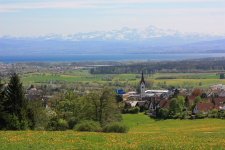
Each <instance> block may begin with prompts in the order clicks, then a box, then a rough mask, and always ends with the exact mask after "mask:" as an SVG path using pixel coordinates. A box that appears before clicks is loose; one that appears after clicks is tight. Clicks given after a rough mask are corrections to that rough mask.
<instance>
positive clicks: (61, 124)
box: [47, 118, 69, 131]
mask: <svg viewBox="0 0 225 150" xmlns="http://www.w3.org/2000/svg"><path fill="white" fill-rule="evenodd" d="M68 127H69V126H68V123H67V121H66V120H64V119H58V118H52V119H51V120H50V122H49V123H48V126H47V130H50V131H57V130H60V131H64V130H66V129H67V128H68Z"/></svg>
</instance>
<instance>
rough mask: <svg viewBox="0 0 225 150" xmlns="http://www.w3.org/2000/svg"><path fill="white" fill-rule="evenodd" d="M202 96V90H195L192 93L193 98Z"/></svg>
mask: <svg viewBox="0 0 225 150" xmlns="http://www.w3.org/2000/svg"><path fill="white" fill-rule="evenodd" d="M201 95H202V90H201V89H198V88H197V89H194V90H193V91H192V96H195V97H196V96H201Z"/></svg>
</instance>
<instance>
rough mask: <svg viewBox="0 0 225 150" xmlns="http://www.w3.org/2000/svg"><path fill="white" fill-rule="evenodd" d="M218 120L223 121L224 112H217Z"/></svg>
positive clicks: (224, 117)
mask: <svg viewBox="0 0 225 150" xmlns="http://www.w3.org/2000/svg"><path fill="white" fill-rule="evenodd" d="M218 118H221V119H225V110H220V111H219V112H218Z"/></svg>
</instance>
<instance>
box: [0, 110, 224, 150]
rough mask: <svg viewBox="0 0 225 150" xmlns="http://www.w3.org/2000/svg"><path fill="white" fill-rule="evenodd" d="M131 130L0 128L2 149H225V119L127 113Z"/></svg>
mask: <svg viewBox="0 0 225 150" xmlns="http://www.w3.org/2000/svg"><path fill="white" fill-rule="evenodd" d="M123 123H124V124H126V125H127V126H129V127H130V131H129V132H128V133H121V134H117V133H94V132H89V133H88V132H75V131H61V132H60V131H56V132H49V131H0V145H1V147H0V149H4V150H5V149H21V150H22V149H48V150H49V149H85V150H86V149H102V150H103V149H104V150H105V149H135V150H136V149H140V150H142V149H143V150H148V149H171V150H173V149H221V150H222V149H225V120H220V119H202V120H159V121H157V120H153V119H150V118H149V117H148V116H146V115H143V114H135V115H133V114H132V115H130V114H128V115H123Z"/></svg>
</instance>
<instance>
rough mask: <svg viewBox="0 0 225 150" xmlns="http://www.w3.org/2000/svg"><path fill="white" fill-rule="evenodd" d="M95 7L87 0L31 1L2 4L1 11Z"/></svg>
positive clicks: (0, 5)
mask: <svg viewBox="0 0 225 150" xmlns="http://www.w3.org/2000/svg"><path fill="white" fill-rule="evenodd" d="M93 7H96V5H95V4H92V3H85V2H71V1H68V2H38V3H37V2H35V3H34V2H33V3H32V2H29V3H17V4H0V12H12V11H20V10H26V9H80V8H93Z"/></svg>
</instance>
